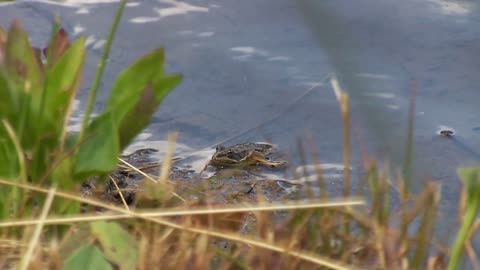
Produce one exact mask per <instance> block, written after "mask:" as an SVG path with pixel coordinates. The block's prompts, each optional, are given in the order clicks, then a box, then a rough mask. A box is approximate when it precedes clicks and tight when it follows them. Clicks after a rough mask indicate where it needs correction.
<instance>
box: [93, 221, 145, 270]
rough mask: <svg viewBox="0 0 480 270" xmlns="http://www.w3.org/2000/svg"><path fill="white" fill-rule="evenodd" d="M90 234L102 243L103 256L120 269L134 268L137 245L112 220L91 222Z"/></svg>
mask: <svg viewBox="0 0 480 270" xmlns="http://www.w3.org/2000/svg"><path fill="white" fill-rule="evenodd" d="M91 228H92V234H93V235H94V236H95V237H96V238H97V239H98V241H99V242H100V244H101V245H102V248H103V251H104V252H105V256H106V257H107V258H108V259H109V260H110V261H112V262H114V263H115V264H117V265H119V266H122V269H135V265H136V262H137V255H138V254H137V245H136V242H135V240H134V239H133V238H132V237H131V236H130V234H128V232H127V231H125V230H124V229H123V228H122V227H120V225H118V224H117V223H114V222H105V221H99V222H92V223H91Z"/></svg>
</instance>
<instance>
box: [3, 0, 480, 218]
mask: <svg viewBox="0 0 480 270" xmlns="http://www.w3.org/2000/svg"><path fill="white" fill-rule="evenodd" d="M117 2H118V1H65V2H64V3H62V4H58V3H54V2H48V1H17V2H16V3H4V4H0V25H2V26H3V27H7V26H8V24H9V23H10V22H11V20H13V19H15V18H16V19H20V20H21V22H22V24H23V26H24V27H25V28H26V29H27V31H28V32H29V34H30V36H31V41H32V43H33V44H35V45H36V46H41V45H43V44H45V42H46V39H47V37H48V36H49V31H50V26H51V24H52V19H53V16H54V15H59V16H60V17H61V19H62V26H63V27H64V28H65V29H66V30H67V32H68V33H69V34H70V35H71V36H78V35H83V36H86V37H87V52H88V55H87V59H86V62H85V72H84V78H83V82H82V86H81V91H80V94H79V100H78V104H77V105H78V106H77V111H76V114H75V115H74V117H73V119H72V130H74V129H75V124H76V123H78V120H79V119H80V118H79V117H80V116H81V111H82V110H83V108H84V107H85V101H86V96H87V91H88V88H89V86H90V82H91V80H92V77H93V73H94V71H95V68H96V61H97V60H98V57H99V56H100V53H101V49H102V48H103V45H104V43H105V41H104V39H105V36H106V33H107V31H108V28H109V26H110V21H111V19H112V17H113V14H114V12H115V5H116V3H117ZM479 15H480V11H479V10H478V5H477V4H476V3H475V2H474V1H442V0H404V1H393V0H382V1H378V0H356V1H347V0H334V1H333V0H332V1H313V0H312V1H308V0H303V1H291V0H249V1H237V0H223V1H213V0H210V1H206V0H197V1H195V0H188V1H176V0H150V1H147V0H142V1H137V2H135V1H130V3H129V5H128V7H127V8H126V9H125V12H124V17H123V19H122V21H121V23H120V26H119V30H118V34H117V35H116V38H115V41H114V44H113V48H112V50H111V54H110V58H109V60H108V65H107V68H106V71H105V75H104V79H103V81H102V84H101V89H100V91H99V94H98V99H97V103H96V106H95V109H96V111H97V112H98V111H100V110H101V109H102V107H103V101H104V100H105V99H106V96H107V94H108V89H109V86H110V84H111V82H112V80H113V78H114V76H115V75H116V74H117V73H118V72H119V71H120V70H121V69H122V68H123V67H125V66H126V65H128V64H129V63H131V62H132V61H133V60H134V59H136V58H137V57H139V56H141V55H142V54H144V53H146V52H148V51H149V50H152V49H154V48H156V47H160V46H162V47H165V49H166V70H167V71H168V72H181V73H183V75H184V81H183V82H182V83H181V84H180V86H179V87H177V88H176V89H175V90H174V91H173V92H172V93H171V94H169V95H168V96H167V97H166V98H165V100H164V101H163V103H162V105H161V107H160V109H159V110H158V111H157V113H156V114H155V116H154V118H153V119H152V123H151V124H150V126H149V127H148V129H147V130H145V132H144V134H142V135H141V136H140V137H139V139H138V140H137V147H140V146H138V143H143V144H144V145H145V144H146V145H148V146H150V147H152V146H153V147H158V148H160V150H161V152H160V154H162V151H164V149H165V148H164V146H165V141H166V138H167V135H168V133H169V132H172V131H177V132H178V134H179V135H178V143H179V145H178V146H177V154H178V155H183V156H188V155H192V154H195V157H194V158H193V159H192V162H195V166H194V167H195V168H197V167H199V166H201V164H204V162H206V159H208V157H209V156H210V155H211V154H212V153H213V151H214V150H213V149H214V146H216V145H218V144H220V143H224V144H227V145H229V144H234V143H240V142H245V141H270V142H272V143H274V144H276V145H277V146H278V148H279V149H280V150H281V151H282V152H283V153H285V154H287V155H288V156H289V157H290V158H291V164H293V165H294V166H300V165H301V162H300V160H301V159H300V157H299V155H298V147H297V142H298V140H302V141H303V145H304V146H307V143H306V142H307V141H306V137H307V136H306V135H307V134H311V136H312V138H313V141H314V143H315V146H316V151H317V153H318V158H319V159H320V161H322V163H326V164H330V165H331V167H328V168H330V169H331V170H332V171H331V172H330V175H331V176H332V177H331V178H330V179H331V181H332V182H334V183H335V184H334V186H337V187H339V186H341V177H340V178H339V176H340V175H341V165H340V164H341V163H342V141H341V138H342V124H341V118H340V110H339V106H338V103H337V100H336V97H335V94H334V93H333V91H332V87H331V85H330V81H329V80H328V79H327V78H328V76H329V75H330V74H332V73H334V72H335V73H336V74H337V75H338V77H339V78H340V80H341V82H342V86H343V87H344V88H345V91H347V92H349V93H350V96H351V103H352V104H351V105H352V106H351V109H352V112H351V116H352V117H351V118H352V119H351V122H352V145H353V147H352V151H353V153H352V169H353V174H354V175H355V173H356V172H358V171H359V169H358V167H357V165H358V164H360V163H361V160H360V158H359V154H358V145H359V143H358V140H357V136H356V135H355V134H354V133H353V131H354V130H355V129H356V128H357V127H358V130H360V131H361V133H362V134H363V138H364V143H365V145H366V147H367V149H369V151H370V152H371V154H372V155H373V156H375V157H378V158H380V159H385V160H386V159H388V160H391V161H392V163H393V165H399V164H400V163H399V162H400V161H401V160H402V154H403V145H404V143H405V141H406V133H407V125H406V123H407V115H408V106H409V98H410V97H411V93H412V88H414V89H415V90H416V94H415V113H414V121H415V129H414V169H415V174H414V175H415V178H414V186H413V188H414V189H415V190H419V189H421V187H422V185H423V181H424V177H425V176H431V177H432V178H433V179H435V181H437V182H439V183H441V184H442V203H441V209H442V213H445V214H444V215H442V216H441V217H440V219H441V220H442V221H448V222H451V221H452V218H451V215H452V213H455V209H456V207H457V201H458V198H457V195H458V191H459V189H460V184H459V181H458V178H457V176H456V171H455V170H456V168H457V167H458V166H461V165H465V166H467V165H474V164H478V163H479V157H480V155H479V153H480V140H479V139H480V120H479V117H478V112H479V111H480V107H479V106H478V105H477V103H478V101H479V100H480V92H479V89H478V86H479V85H480V57H479V55H480V54H479V52H480V19H478V18H480V16H479ZM443 128H450V129H453V130H454V131H455V135H454V139H453V140H452V139H447V138H442V137H440V136H438V132H439V130H440V129H443ZM154 142H155V144H154ZM327 173H329V172H328V171H327ZM286 177H288V176H286Z"/></svg>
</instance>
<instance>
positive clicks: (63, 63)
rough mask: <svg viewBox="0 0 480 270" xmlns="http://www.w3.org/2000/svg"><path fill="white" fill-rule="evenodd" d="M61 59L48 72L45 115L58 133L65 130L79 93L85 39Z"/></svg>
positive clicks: (66, 52)
mask: <svg viewBox="0 0 480 270" xmlns="http://www.w3.org/2000/svg"><path fill="white" fill-rule="evenodd" d="M62 52H63V51H62ZM59 57H60V58H59V59H58V61H56V63H55V65H53V66H52V67H51V68H49V69H48V70H47V71H46V81H45V83H46V88H45V90H46V93H45V104H44V110H45V113H44V114H43V115H44V116H45V117H48V118H49V119H48V120H49V121H52V122H53V123H52V124H53V125H55V128H56V131H57V132H61V131H62V130H63V129H64V128H65V127H64V125H65V124H66V121H65V117H66V116H68V113H67V112H68V110H69V109H70V107H71V106H70V104H71V103H72V102H73V99H74V97H75V95H76V93H77V88H78V84H79V81H80V75H81V71H82V67H83V61H84V57H85V39H84V38H78V39H77V40H76V41H75V42H74V43H73V45H72V47H70V48H69V49H67V50H66V51H65V52H64V53H63V54H62V55H61V56H59ZM56 60H57V59H56ZM39 121H46V119H39ZM57 134H58V133H57ZM57 136H58V135H57Z"/></svg>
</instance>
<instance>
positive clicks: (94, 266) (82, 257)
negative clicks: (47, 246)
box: [62, 244, 113, 270]
mask: <svg viewBox="0 0 480 270" xmlns="http://www.w3.org/2000/svg"><path fill="white" fill-rule="evenodd" d="M62 269H64V270H77V269H78V270H110V269H113V268H112V265H110V263H109V262H108V261H107V260H106V259H105V257H104V255H103V254H102V252H101V251H100V250H99V249H98V248H97V247H96V246H93V245H90V244H89V245H83V246H81V247H79V248H78V249H77V250H76V251H75V252H74V253H73V254H72V255H70V257H68V259H67V260H66V261H65V263H64V264H63V266H62Z"/></svg>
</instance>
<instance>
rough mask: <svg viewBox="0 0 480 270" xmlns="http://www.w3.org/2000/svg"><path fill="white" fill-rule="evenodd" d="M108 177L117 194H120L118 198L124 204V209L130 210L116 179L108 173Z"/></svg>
mask: <svg viewBox="0 0 480 270" xmlns="http://www.w3.org/2000/svg"><path fill="white" fill-rule="evenodd" d="M108 177H109V178H110V181H112V183H113V185H114V186H115V189H116V190H117V192H118V195H120V199H121V200H122V204H123V206H125V209H127V210H130V207H128V204H127V201H126V200H125V197H124V196H123V192H122V190H121V189H120V187H119V186H118V184H117V181H116V180H115V178H113V177H112V176H111V175H109V176H108Z"/></svg>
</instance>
